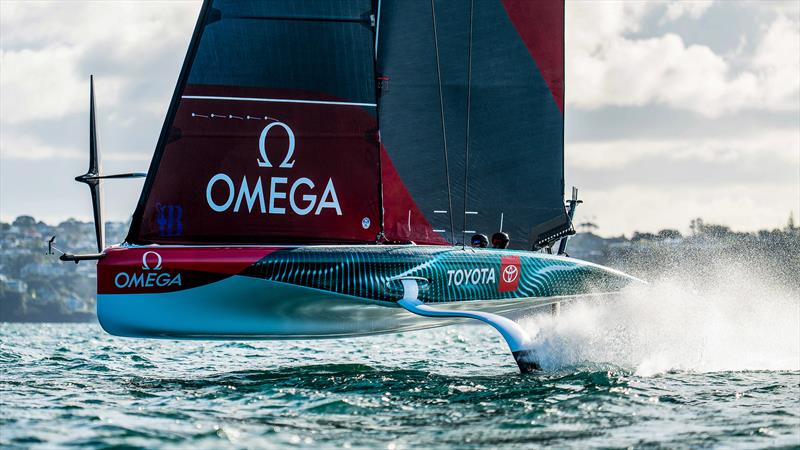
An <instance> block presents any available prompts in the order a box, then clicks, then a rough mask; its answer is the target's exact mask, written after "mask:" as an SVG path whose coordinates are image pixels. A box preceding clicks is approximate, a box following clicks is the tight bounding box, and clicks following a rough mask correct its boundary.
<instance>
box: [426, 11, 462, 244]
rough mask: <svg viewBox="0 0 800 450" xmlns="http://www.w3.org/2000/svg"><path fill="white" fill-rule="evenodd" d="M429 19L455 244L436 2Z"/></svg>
mask: <svg viewBox="0 0 800 450" xmlns="http://www.w3.org/2000/svg"><path fill="white" fill-rule="evenodd" d="M431 17H432V18H433V45H434V48H435V49H436V77H437V79H438V81H439V110H440V112H441V117H442V140H443V141H444V171H445V177H446V179H447V205H448V215H449V216H450V240H451V243H452V244H453V245H455V243H456V235H455V226H454V224H453V196H452V194H451V192H450V165H449V162H448V160H447V130H446V127H445V120H444V93H443V91H442V68H441V64H440V62H439V36H438V34H437V30H436V0H431Z"/></svg>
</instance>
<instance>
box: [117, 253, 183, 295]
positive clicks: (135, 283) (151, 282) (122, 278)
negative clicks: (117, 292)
mask: <svg viewBox="0 0 800 450" xmlns="http://www.w3.org/2000/svg"><path fill="white" fill-rule="evenodd" d="M163 261H164V260H163V259H162V258H161V255H160V254H159V253H158V252H154V251H147V252H144V254H143V255H142V270H141V271H140V272H132V273H128V272H119V273H118V274H117V275H116V276H115V277H114V285H115V286H117V287H118V288H120V289H128V288H153V287H167V286H180V285H181V274H180V273H178V274H174V275H173V274H172V273H170V272H166V271H164V272H162V271H161V264H162V263H163Z"/></svg>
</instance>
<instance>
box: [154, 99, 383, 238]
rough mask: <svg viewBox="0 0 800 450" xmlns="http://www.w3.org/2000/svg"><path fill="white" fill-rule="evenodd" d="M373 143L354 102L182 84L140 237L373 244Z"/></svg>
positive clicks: (371, 126) (371, 129) (369, 125)
mask: <svg viewBox="0 0 800 450" xmlns="http://www.w3.org/2000/svg"><path fill="white" fill-rule="evenodd" d="M285 99H292V100H293V101H292V102H287V101H285ZM376 148H377V140H376V137H375V119H374V117H372V116H371V115H370V114H369V113H368V112H367V111H366V110H365V109H364V107H363V106H359V105H354V104H349V103H347V104H346V103H343V102H339V101H337V100H336V99H332V98H326V97H323V96H321V95H320V94H319V93H316V94H313V95H311V94H309V93H304V92H297V91H286V90H280V91H279V90H269V89H252V88H234V87H223V86H196V85H190V86H188V87H187V88H186V90H185V91H184V95H183V98H182V99H181V103H180V106H179V108H178V111H177V113H176V115H175V121H174V125H173V129H172V134H171V137H170V142H169V143H168V144H167V145H166V147H165V150H164V153H163V155H162V157H161V160H160V164H159V168H158V172H157V173H156V175H155V177H154V178H153V182H152V187H151V190H150V195H149V196H148V198H147V202H146V204H145V207H144V212H143V215H142V221H141V228H140V235H139V237H140V239H141V240H143V241H147V242H158V243H231V242H234V243H236V242H238V243H246V242H332V241H355V242H373V241H374V240H375V237H376V236H377V234H378V232H379V224H380V210H379V203H378V198H379V195H378V189H379V182H380V180H379V178H378V173H379V172H378V167H379V163H378V157H379V156H378V152H377V151H376Z"/></svg>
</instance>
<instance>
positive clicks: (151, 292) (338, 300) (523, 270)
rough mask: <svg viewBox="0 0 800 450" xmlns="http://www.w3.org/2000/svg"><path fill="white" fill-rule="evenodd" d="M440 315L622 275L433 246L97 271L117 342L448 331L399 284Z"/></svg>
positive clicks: (498, 309)
mask: <svg viewBox="0 0 800 450" xmlns="http://www.w3.org/2000/svg"><path fill="white" fill-rule="evenodd" d="M404 279H414V280H416V281H417V282H418V284H419V286H420V289H419V300H420V301H421V302H422V303H424V304H426V305H431V306H435V307H436V308H437V309H439V310H442V311H460V310H472V311H482V312H489V313H494V314H499V315H502V316H515V315H519V314H520V313H522V312H524V311H526V310H530V309H532V308H535V307H540V306H545V305H548V304H552V303H557V302H561V301H564V300H567V299H571V298H576V297H582V296H592V295H602V294H608V293H613V292H617V291H619V290H621V289H623V288H624V287H626V286H627V285H629V284H631V283H633V282H636V281H638V280H636V279H635V278H633V277H630V276H628V275H625V274H623V273H621V272H618V271H615V270H612V269H609V268H605V267H602V266H598V265H595V264H592V263H587V262H584V261H580V260H576V259H572V258H566V257H561V256H553V255H547V254H543V253H533V252H525V251H512V250H493V249H471V248H466V249H462V248H461V247H434V246H413V245H411V246H410V245H405V246H347V247H345V246H302V247H267V246H264V247H261V246H250V247H198V246H148V247H114V248H110V249H108V250H107V251H106V252H105V256H104V258H103V259H101V260H100V261H99V263H98V296H97V314H98V319H99V321H100V323H101V325H102V326H103V328H104V329H105V330H106V331H108V332H109V333H111V334H114V335H119V336H130V337H156V338H158V337H161V338H171V339H317V338H341V337H352V336H364V335H371V334H381V333H389V332H398V331H409V330H416V329H423V328H431V327H436V326H443V325H449V324H452V323H455V322H457V321H460V320H463V319H459V318H456V317H451V318H436V319H429V318H422V317H420V316H418V315H414V314H412V313H410V312H408V311H406V310H405V309H403V308H402V307H400V306H399V305H398V301H399V300H400V299H401V298H402V297H403V284H402V283H401V280H404Z"/></svg>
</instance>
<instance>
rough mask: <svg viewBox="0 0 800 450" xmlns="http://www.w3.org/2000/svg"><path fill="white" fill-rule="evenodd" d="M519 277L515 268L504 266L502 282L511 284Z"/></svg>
mask: <svg viewBox="0 0 800 450" xmlns="http://www.w3.org/2000/svg"><path fill="white" fill-rule="evenodd" d="M518 276H519V269H517V266H506V267H505V269H503V281H504V282H506V283H513V282H514V281H516V279H517V277H518Z"/></svg>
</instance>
